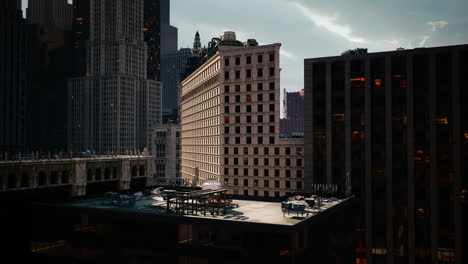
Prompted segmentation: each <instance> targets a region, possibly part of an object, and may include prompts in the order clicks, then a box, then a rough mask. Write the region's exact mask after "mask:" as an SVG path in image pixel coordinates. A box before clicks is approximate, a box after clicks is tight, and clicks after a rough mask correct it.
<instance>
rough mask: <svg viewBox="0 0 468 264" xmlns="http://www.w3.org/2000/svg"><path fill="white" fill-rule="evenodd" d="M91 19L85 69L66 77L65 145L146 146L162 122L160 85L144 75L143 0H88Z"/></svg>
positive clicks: (116, 149) (123, 149)
mask: <svg viewBox="0 0 468 264" xmlns="http://www.w3.org/2000/svg"><path fill="white" fill-rule="evenodd" d="M104 10H106V12H110V13H109V14H108V15H106V16H102V15H101V14H102V13H103V12H104ZM117 14H120V15H119V16H117ZM90 21H91V30H90V41H89V50H88V63H87V74H88V75H87V76H86V77H83V78H74V79H70V81H69V89H70V91H69V93H70V96H69V100H70V102H69V104H70V108H69V115H70V117H69V122H70V123H69V137H70V139H69V142H70V146H69V147H70V149H71V150H73V151H83V150H87V149H90V150H91V149H93V150H96V151H97V152H98V153H107V152H110V153H116V154H124V153H127V152H128V151H130V150H140V151H141V150H143V149H144V148H149V146H150V145H151V134H152V132H153V129H154V126H155V125H156V124H158V123H160V122H161V85H160V83H159V82H157V81H154V80H148V79H146V77H147V74H146V67H147V61H146V55H147V46H146V43H145V42H144V41H143V31H144V30H143V0H137V1H126V0H118V1H101V0H95V1H91V19H90ZM103 32H107V33H106V34H103Z"/></svg>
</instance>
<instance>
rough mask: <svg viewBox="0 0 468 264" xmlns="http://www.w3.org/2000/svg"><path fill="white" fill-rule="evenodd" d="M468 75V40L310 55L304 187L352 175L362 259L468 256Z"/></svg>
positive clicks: (448, 259)
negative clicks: (358, 202)
mask: <svg viewBox="0 0 468 264" xmlns="http://www.w3.org/2000/svg"><path fill="white" fill-rule="evenodd" d="M467 76H468V45H461V46H449V47H437V48H421V49H414V50H398V51H393V52H381V53H369V54H367V52H355V53H345V54H344V55H343V56H337V57H328V58H316V59H306V60H305V96H306V97H305V146H306V147H305V155H306V164H305V170H306V172H305V173H306V175H307V176H306V177H305V178H306V179H312V181H309V182H307V183H306V186H307V187H308V186H311V184H312V183H335V184H340V183H343V182H345V175H346V174H349V175H350V176H351V183H352V192H353V193H354V194H356V195H357V196H358V197H359V198H360V200H361V205H362V209H361V210H357V211H356V212H355V214H356V219H355V220H354V221H357V223H358V224H357V226H356V227H355V231H356V232H355V249H354V251H355V255H356V256H355V257H356V263H457V264H461V263H466V261H467V260H468V256H467V251H466V248H467V246H468V244H467V237H468V228H467V227H466V224H464V223H467V222H468V213H467V212H468V210H467V209H468V208H467V205H466V202H465V204H463V199H466V198H465V197H466V193H467V192H468V191H467V189H468V177H466V175H467V173H468V164H467V162H466V161H467V160H468V119H467V118H466V117H467V115H468V106H467V104H466V102H468V82H466V80H465V79H466V77H467ZM309 176H311V177H309ZM349 217H350V219H352V218H351V216H349ZM350 221H353V220H350Z"/></svg>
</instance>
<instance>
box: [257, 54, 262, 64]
mask: <svg viewBox="0 0 468 264" xmlns="http://www.w3.org/2000/svg"><path fill="white" fill-rule="evenodd" d="M257 62H258V63H263V55H258V56H257Z"/></svg>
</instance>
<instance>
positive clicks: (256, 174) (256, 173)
mask: <svg viewBox="0 0 468 264" xmlns="http://www.w3.org/2000/svg"><path fill="white" fill-rule="evenodd" d="M257 163H258V160H257ZM254 176H258V169H254Z"/></svg>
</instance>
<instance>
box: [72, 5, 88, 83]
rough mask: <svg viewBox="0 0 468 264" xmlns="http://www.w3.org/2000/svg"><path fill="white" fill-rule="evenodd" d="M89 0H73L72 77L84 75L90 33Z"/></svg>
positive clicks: (85, 73)
mask: <svg viewBox="0 0 468 264" xmlns="http://www.w3.org/2000/svg"><path fill="white" fill-rule="evenodd" d="M90 3H91V0H73V21H72V31H73V43H72V48H73V53H72V55H73V65H70V67H73V77H80V76H86V75H87V72H86V60H87V52H88V48H87V47H88V46H87V45H88V41H89V33H90V23H91V21H90V15H91V6H90Z"/></svg>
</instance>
